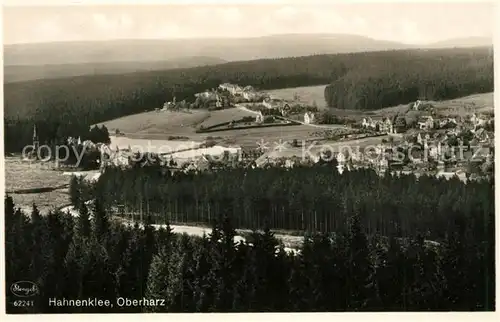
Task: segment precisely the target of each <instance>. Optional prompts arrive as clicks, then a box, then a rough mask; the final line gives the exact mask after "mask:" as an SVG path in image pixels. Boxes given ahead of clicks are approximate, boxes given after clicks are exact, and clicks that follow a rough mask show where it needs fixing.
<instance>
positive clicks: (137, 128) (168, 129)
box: [100, 110, 210, 139]
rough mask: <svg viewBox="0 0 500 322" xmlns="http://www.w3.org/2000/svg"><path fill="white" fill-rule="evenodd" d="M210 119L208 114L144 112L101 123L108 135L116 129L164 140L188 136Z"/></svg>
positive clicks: (198, 112)
mask: <svg viewBox="0 0 500 322" xmlns="http://www.w3.org/2000/svg"><path fill="white" fill-rule="evenodd" d="M209 117H210V112H208V111H200V110H193V111H190V112H145V113H139V114H134V115H128V116H124V117H120V118H117V119H114V120H111V121H107V122H103V123H100V124H104V125H105V126H106V127H107V128H108V130H109V132H110V133H114V132H115V130H116V129H118V130H120V132H122V133H125V134H127V135H129V134H133V135H153V136H155V135H157V136H158V138H164V139H166V138H167V137H168V136H174V135H190V134H193V133H194V129H195V127H196V126H198V125H199V124H201V123H202V122H203V121H205V120H206V119H207V118H209Z"/></svg>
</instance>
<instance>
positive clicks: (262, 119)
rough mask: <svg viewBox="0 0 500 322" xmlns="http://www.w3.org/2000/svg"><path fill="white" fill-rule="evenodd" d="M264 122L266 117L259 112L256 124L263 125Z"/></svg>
mask: <svg viewBox="0 0 500 322" xmlns="http://www.w3.org/2000/svg"><path fill="white" fill-rule="evenodd" d="M263 122H264V115H262V112H261V111H259V112H258V113H257V115H256V116H255V123H259V124H260V123H263Z"/></svg>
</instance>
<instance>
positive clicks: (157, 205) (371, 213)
mask: <svg viewBox="0 0 500 322" xmlns="http://www.w3.org/2000/svg"><path fill="white" fill-rule="evenodd" d="M492 180H493V179H490V180H482V181H477V182H469V183H467V184H464V183H463V182H461V181H460V180H459V179H457V178H454V179H451V180H449V181H447V180H446V179H442V178H441V179H438V178H435V177H429V176H422V177H420V178H418V179H417V178H416V177H415V176H414V175H401V176H399V177H396V176H393V175H390V174H389V173H388V172H387V173H386V175H384V176H380V175H379V174H377V173H376V172H375V171H374V170H371V169H358V170H352V171H346V172H344V173H342V174H339V173H338V172H337V171H336V169H335V168H334V167H333V166H332V165H330V164H328V163H326V164H322V165H315V166H299V167H294V168H293V171H291V170H289V169H286V168H275V167H271V168H267V169H260V168H257V169H249V168H247V169H245V168H238V167H236V168H225V169H223V170H216V169H215V170H212V171H206V172H201V173H193V172H188V173H183V172H175V173H174V174H172V173H171V172H170V171H165V169H163V168H161V167H160V166H151V167H139V168H135V169H128V170H124V169H120V168H106V170H105V171H104V173H103V174H102V175H101V177H100V178H99V180H98V182H97V183H96V184H95V185H94V186H92V188H91V189H90V190H89V188H88V187H87V186H86V184H85V183H84V182H81V183H79V184H76V183H75V184H76V185H75V187H73V188H72V191H74V193H78V191H84V190H85V191H92V192H91V195H92V196H93V197H99V198H101V200H102V202H103V205H104V207H105V208H106V209H110V210H111V209H114V211H115V213H116V214H118V215H120V214H121V213H123V214H124V215H126V216H132V217H134V216H135V218H137V219H138V218H140V217H141V216H142V218H143V217H144V216H147V215H151V216H152V220H153V222H155V223H166V222H170V223H204V224H210V223H211V222H212V221H213V220H214V219H217V218H218V216H220V215H223V216H227V217H229V218H231V220H232V222H233V223H234V225H235V227H237V228H242V229H243V228H247V229H262V228H263V227H264V226H265V225H266V226H268V227H269V228H270V229H279V230H289V231H309V232H316V231H321V232H339V231H345V230H346V229H347V226H346V222H347V218H348V217H350V216H351V215H352V214H353V213H356V214H358V215H359V218H360V220H361V223H362V225H363V226H364V227H365V228H366V230H367V233H369V234H373V233H375V232H378V233H380V234H383V235H394V236H398V237H408V236H415V235H416V234H418V233H421V234H423V235H424V236H425V237H426V238H428V239H431V240H441V239H443V238H445V236H446V234H447V233H448V232H449V231H450V227H453V226H454V225H455V222H456V221H457V220H463V221H464V222H467V231H468V236H470V237H471V238H473V239H474V238H481V237H480V236H482V235H483V234H484V229H486V227H488V226H489V225H492V223H493V221H494V218H493V215H494V194H493V191H494V190H493V181H492ZM117 207H118V208H117ZM117 209H118V210H117Z"/></svg>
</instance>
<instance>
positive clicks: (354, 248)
mask: <svg viewBox="0 0 500 322" xmlns="http://www.w3.org/2000/svg"><path fill="white" fill-rule="evenodd" d="M349 254H350V258H349V261H348V262H347V265H348V267H349V275H348V283H349V293H350V300H349V302H350V304H349V308H350V309H351V310H363V309H364V308H365V306H366V305H367V300H368V299H369V298H370V297H371V296H372V292H371V289H370V288H371V286H370V278H371V274H372V264H371V262H370V257H369V250H368V241H367V239H366V235H365V234H364V232H363V231H362V228H361V223H360V219H359V217H358V215H355V216H353V217H352V218H351V224H350V232H349Z"/></svg>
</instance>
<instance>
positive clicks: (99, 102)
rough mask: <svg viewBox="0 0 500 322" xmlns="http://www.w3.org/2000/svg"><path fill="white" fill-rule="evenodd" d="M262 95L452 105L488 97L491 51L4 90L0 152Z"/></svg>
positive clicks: (371, 56) (93, 79) (353, 103)
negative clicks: (250, 91) (150, 115)
mask: <svg viewBox="0 0 500 322" xmlns="http://www.w3.org/2000/svg"><path fill="white" fill-rule="evenodd" d="M224 82H231V83H238V84H241V85H252V86H254V87H257V88H259V89H262V90H267V89H276V88H287V87H297V86H308V85H321V84H331V85H329V86H327V88H326V89H325V100H326V101H327V103H328V105H329V106H332V107H336V108H342V109H377V108H381V107H386V106H390V105H395V104H400V103H408V102H410V101H414V100H416V99H418V98H426V99H451V98H455V97H460V96H465V95H469V94H473V93H480V92H491V91H492V90H493V58H492V55H491V48H460V49H459V48H456V49H433V50H401V51H384V52H367V53H351V54H337V55H314V56H305V57H293V58H280V59H263V60H254V61H242V62H232V63H227V64H222V65H214V66H204V67H196V68H187V69H175V70H168V71H152V72H139V73H131V74H123V75H94V76H81V77H73V78H63V79H50V80H36V81H27V82H18V83H11V84H5V86H4V96H5V97H4V123H5V132H4V133H5V149H6V151H9V152H18V151H19V150H21V149H22V147H23V146H25V145H26V144H29V143H30V142H31V135H32V127H33V124H34V123H36V124H37V128H38V129H39V136H40V141H41V142H42V143H45V142H47V143H49V142H54V141H58V140H60V139H61V138H63V137H65V136H79V135H82V134H81V133H83V132H85V131H88V130H87V129H88V127H89V126H90V125H91V124H95V123H98V122H102V121H106V120H110V119H113V118H117V117H121V116H124V115H129V114H135V113H139V112H143V111H145V110H154V108H157V107H161V106H162V105H163V103H164V102H165V101H167V100H171V99H172V97H173V96H174V95H175V96H176V98H177V100H178V101H181V100H183V99H186V100H187V101H188V102H190V101H193V100H194V96H193V95H194V94H195V93H197V92H201V91H203V90H206V89H209V88H215V87H217V86H218V85H219V84H220V83H224Z"/></svg>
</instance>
